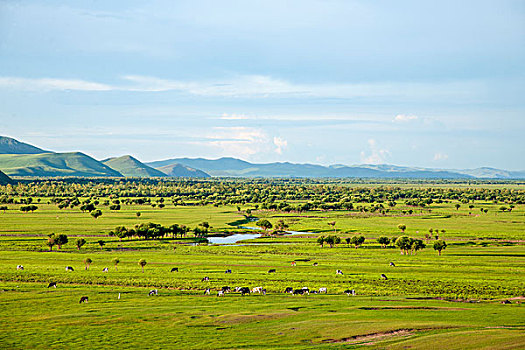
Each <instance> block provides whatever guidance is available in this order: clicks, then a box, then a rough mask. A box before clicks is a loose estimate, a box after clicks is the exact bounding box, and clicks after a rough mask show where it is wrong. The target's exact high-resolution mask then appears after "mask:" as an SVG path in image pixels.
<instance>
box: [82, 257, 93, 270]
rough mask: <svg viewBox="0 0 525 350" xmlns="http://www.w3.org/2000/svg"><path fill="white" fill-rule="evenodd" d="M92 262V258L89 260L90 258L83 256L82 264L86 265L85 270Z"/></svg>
mask: <svg viewBox="0 0 525 350" xmlns="http://www.w3.org/2000/svg"><path fill="white" fill-rule="evenodd" d="M92 263H93V260H91V259H90V258H85V259H84V264H85V265H86V268H85V269H86V270H89V267H90V266H91V264H92Z"/></svg>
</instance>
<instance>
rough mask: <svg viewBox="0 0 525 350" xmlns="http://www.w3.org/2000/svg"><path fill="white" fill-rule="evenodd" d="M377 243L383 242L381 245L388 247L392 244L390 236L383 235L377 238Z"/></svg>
mask: <svg viewBox="0 0 525 350" xmlns="http://www.w3.org/2000/svg"><path fill="white" fill-rule="evenodd" d="M377 243H379V244H381V247H383V248H386V246H387V245H389V244H390V238H388V237H385V236H382V237H379V238H378V239H377Z"/></svg>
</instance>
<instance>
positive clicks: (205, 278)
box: [201, 276, 210, 282]
mask: <svg viewBox="0 0 525 350" xmlns="http://www.w3.org/2000/svg"><path fill="white" fill-rule="evenodd" d="M209 280H210V278H209V277H208V276H206V277H203V278H202V280H201V282H204V281H209Z"/></svg>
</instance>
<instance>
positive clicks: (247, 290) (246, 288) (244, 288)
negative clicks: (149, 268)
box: [239, 287, 250, 295]
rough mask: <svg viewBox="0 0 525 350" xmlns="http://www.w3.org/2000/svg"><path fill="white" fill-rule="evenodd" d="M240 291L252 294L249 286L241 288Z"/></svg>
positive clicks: (242, 293)
mask: <svg viewBox="0 0 525 350" xmlns="http://www.w3.org/2000/svg"><path fill="white" fill-rule="evenodd" d="M239 292H241V295H244V294H250V288H249V287H242V288H241V289H239Z"/></svg>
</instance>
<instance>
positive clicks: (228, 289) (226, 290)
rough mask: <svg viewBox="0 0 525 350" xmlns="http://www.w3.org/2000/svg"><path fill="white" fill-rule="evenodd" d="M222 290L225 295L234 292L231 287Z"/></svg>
mask: <svg viewBox="0 0 525 350" xmlns="http://www.w3.org/2000/svg"><path fill="white" fill-rule="evenodd" d="M221 290H222V292H223V293H230V292H231V291H232V289H231V288H230V287H228V286H224V287H222V289H221Z"/></svg>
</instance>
